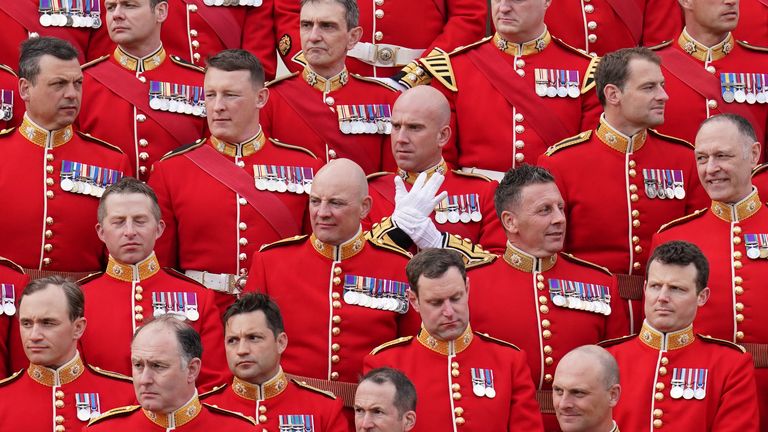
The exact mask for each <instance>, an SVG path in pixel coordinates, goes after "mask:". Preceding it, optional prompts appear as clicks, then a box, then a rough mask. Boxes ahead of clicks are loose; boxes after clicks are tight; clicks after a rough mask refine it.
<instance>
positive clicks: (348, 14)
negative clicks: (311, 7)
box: [301, 0, 360, 30]
mask: <svg viewBox="0 0 768 432" xmlns="http://www.w3.org/2000/svg"><path fill="white" fill-rule="evenodd" d="M320 1H322V0H301V7H304V5H305V4H308V3H318V2H320ZM331 1H335V2H336V3H338V4H340V5H342V6H344V21H346V23H347V30H350V29H352V28H355V27H357V23H358V22H359V21H360V8H359V7H358V6H357V0H331Z"/></svg>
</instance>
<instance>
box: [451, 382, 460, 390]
mask: <svg viewBox="0 0 768 432" xmlns="http://www.w3.org/2000/svg"><path fill="white" fill-rule="evenodd" d="M451 390H452V391H455V392H457V391H459V390H461V384H459V383H453V384H451Z"/></svg>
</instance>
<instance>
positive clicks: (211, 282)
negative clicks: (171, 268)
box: [184, 270, 246, 294]
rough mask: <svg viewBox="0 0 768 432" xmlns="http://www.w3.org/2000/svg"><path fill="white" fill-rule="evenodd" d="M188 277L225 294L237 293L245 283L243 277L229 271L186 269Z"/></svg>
mask: <svg viewBox="0 0 768 432" xmlns="http://www.w3.org/2000/svg"><path fill="white" fill-rule="evenodd" d="M184 274H185V275H187V277H188V278H191V279H194V280H196V281H197V282H200V283H201V284H203V285H205V287H206V288H208V289H211V290H214V291H220V292H223V293H227V294H239V293H240V291H241V290H242V289H243V287H244V285H245V279H246V278H245V277H244V276H238V275H233V274H229V273H208V272H205V271H197V270H187V271H185V272H184Z"/></svg>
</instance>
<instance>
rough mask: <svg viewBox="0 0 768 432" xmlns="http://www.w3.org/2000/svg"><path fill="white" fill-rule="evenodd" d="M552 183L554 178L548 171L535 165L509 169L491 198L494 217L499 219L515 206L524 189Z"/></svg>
mask: <svg viewBox="0 0 768 432" xmlns="http://www.w3.org/2000/svg"><path fill="white" fill-rule="evenodd" d="M554 182H555V178H554V177H552V174H551V173H550V172H549V171H547V170H546V169H544V168H541V167H538V166H535V165H528V164H523V165H520V166H519V167H517V168H512V169H510V170H509V171H507V172H506V173H505V174H504V178H503V179H501V183H499V186H498V187H497V188H496V193H495V194H494V196H493V201H494V206H495V207H496V215H497V216H498V217H499V218H501V213H502V212H504V211H507V210H509V209H510V208H511V207H512V206H515V205H517V204H518V203H519V202H520V195H521V194H522V191H523V188H524V187H526V186H529V185H534V184H543V183H554Z"/></svg>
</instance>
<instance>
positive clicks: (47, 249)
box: [43, 243, 53, 252]
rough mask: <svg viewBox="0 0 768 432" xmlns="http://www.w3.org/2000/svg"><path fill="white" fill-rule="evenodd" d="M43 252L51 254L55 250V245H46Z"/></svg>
mask: <svg viewBox="0 0 768 432" xmlns="http://www.w3.org/2000/svg"><path fill="white" fill-rule="evenodd" d="M43 250H44V251H46V252H50V251H52V250H53V245H52V244H50V243H46V244H45V245H44V246H43Z"/></svg>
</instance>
